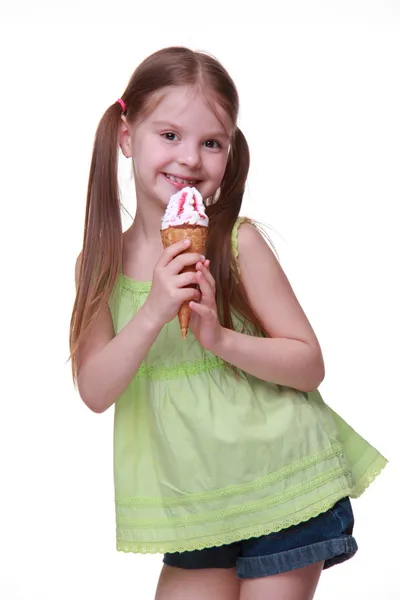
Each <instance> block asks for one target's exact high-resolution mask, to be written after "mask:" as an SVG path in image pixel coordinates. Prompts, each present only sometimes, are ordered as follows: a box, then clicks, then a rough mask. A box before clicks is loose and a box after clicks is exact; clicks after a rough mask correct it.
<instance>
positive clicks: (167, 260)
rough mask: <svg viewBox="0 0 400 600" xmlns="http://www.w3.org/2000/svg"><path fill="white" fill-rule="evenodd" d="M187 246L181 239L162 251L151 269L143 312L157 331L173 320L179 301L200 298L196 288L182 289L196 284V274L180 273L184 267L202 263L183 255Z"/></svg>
mask: <svg viewBox="0 0 400 600" xmlns="http://www.w3.org/2000/svg"><path fill="white" fill-rule="evenodd" d="M189 247H190V240H182V241H180V242H176V243H175V244H172V245H171V246H169V247H168V248H165V250H164V252H163V253H162V255H161V258H160V260H159V261H158V263H157V264H156V266H155V268H154V273H153V282H152V287H151V292H150V294H149V296H148V298H147V300H146V302H145V304H144V305H143V309H144V310H146V313H147V314H148V317H149V319H151V321H152V322H153V323H155V324H156V325H157V326H158V327H159V328H160V329H161V328H162V327H163V326H164V325H165V324H166V323H168V322H169V321H172V319H174V318H175V317H176V315H177V314H178V310H179V307H180V306H181V304H182V303H183V302H187V301H190V300H199V299H200V292H199V290H198V289H197V288H193V287H185V286H188V285H196V284H197V283H198V281H197V273H196V272H186V273H181V271H182V269H183V268H184V267H187V266H191V265H195V264H199V265H200V264H203V262H204V260H205V258H204V256H202V255H201V254H197V253H194V252H187V250H188V248H189Z"/></svg>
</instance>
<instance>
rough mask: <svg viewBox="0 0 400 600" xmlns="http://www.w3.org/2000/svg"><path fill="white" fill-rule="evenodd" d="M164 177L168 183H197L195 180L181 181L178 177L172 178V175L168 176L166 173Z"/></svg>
mask: <svg viewBox="0 0 400 600" xmlns="http://www.w3.org/2000/svg"><path fill="white" fill-rule="evenodd" d="M165 176H166V177H167V178H168V179H169V180H170V181H173V182H174V183H187V184H189V185H193V184H194V183H196V181H197V180H196V179H181V178H180V177H174V176H173V175H168V173H166V174H165Z"/></svg>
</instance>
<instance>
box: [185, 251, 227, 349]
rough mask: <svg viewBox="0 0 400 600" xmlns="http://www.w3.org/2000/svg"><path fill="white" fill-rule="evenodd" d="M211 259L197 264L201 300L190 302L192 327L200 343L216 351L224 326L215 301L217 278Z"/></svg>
mask: <svg viewBox="0 0 400 600" xmlns="http://www.w3.org/2000/svg"><path fill="white" fill-rule="evenodd" d="M209 266H210V261H209V260H206V261H205V262H201V263H198V264H196V269H197V273H196V276H197V283H198V284H199V286H200V292H201V299H200V301H192V302H190V305H189V306H190V308H191V309H192V315H191V318H190V329H191V330H192V331H193V333H194V335H195V336H196V338H197V341H198V342H199V344H201V345H202V346H203V348H205V349H206V350H210V351H211V352H213V351H215V349H216V348H217V346H218V344H219V342H220V341H221V339H222V335H223V327H222V325H221V324H220V322H219V320H218V310H217V303H216V301H215V291H216V287H215V280H214V277H213V276H212V275H211V273H210V271H209V268H208V267H209Z"/></svg>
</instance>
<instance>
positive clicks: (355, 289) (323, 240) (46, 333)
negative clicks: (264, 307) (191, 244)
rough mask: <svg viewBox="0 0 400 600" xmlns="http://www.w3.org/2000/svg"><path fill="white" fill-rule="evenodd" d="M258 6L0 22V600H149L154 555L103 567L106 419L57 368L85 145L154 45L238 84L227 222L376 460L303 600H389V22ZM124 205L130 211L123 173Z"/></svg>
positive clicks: (31, 9)
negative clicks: (245, 150)
mask: <svg viewBox="0 0 400 600" xmlns="http://www.w3.org/2000/svg"><path fill="white" fill-rule="evenodd" d="M261 6H263V11H264V14H263V15H261V14H259V13H257V12H256V9H255V8H254V6H252V3H251V2H249V1H248V0H246V2H244V3H240V4H239V3H235V2H230V3H229V6H228V4H227V6H226V8H224V7H223V6H222V5H220V4H217V3H216V2H211V3H207V2H204V1H202V2H200V3H197V4H194V3H188V4H184V3H175V4H174V3H173V2H172V3H171V2H169V3H161V2H159V3H152V4H150V3H148V4H147V5H145V6H141V7H139V8H138V6H137V3H136V2H134V1H130V2H125V1H121V2H109V3H108V4H105V3H104V4H102V3H101V2H100V3H99V2H97V3H86V4H85V3H84V2H80V3H74V2H71V3H68V5H67V4H66V5H63V4H62V3H60V2H53V3H51V4H50V3H46V2H31V3H29V4H27V3H24V2H18V3H15V2H9V3H7V2H4V1H3V2H2V3H1V7H0V22H1V25H0V52H1V54H0V56H1V59H0V60H1V70H0V74H1V86H2V92H1V95H0V103H1V107H0V108H1V110H0V132H1V141H0V145H1V146H0V152H1V156H0V165H1V217H0V223H1V236H0V244H1V270H2V281H1V286H2V292H1V314H2V326H1V346H2V356H3V358H2V361H1V372H2V377H1V420H0V461H1V483H2V492H1V494H0V507H1V512H0V597H1V598H2V599H4V600H50V599H51V600H55V599H57V600H67V599H68V600H69V599H70V598H74V599H76V600H83V599H85V600H86V599H88V600H92V599H93V600H111V599H116V598H124V599H131V598H132V599H135V600H136V599H138V600H147V599H149V600H150V599H151V598H153V594H154V589H155V585H156V581H157V576H158V571H159V568H160V564H161V557H160V556H136V555H129V554H128V555H124V554H119V553H117V552H116V551H115V532H114V506H113V487H112V420H113V412H112V409H111V410H109V411H108V412H106V413H105V414H103V415H95V414H92V413H90V411H89V410H88V409H87V408H86V407H85V406H84V405H83V403H82V402H81V401H80V399H79V397H78V394H77V393H76V391H75V390H74V388H73V385H72V383H71V377H70V366H69V363H67V362H66V361H67V359H68V328H69V318H70V313H71V308H72V303H73V299H74V282H73V277H74V275H73V271H74V263H75V258H76V256H77V254H78V252H79V251H80V246H81V240H82V229H83V217H84V208H85V192H86V183H87V175H88V167H89V161H90V155H91V147H92V142H93V136H94V132H95V128H96V126H97V123H98V121H99V119H100V117H101V115H102V113H103V112H104V110H105V109H106V108H107V107H108V106H109V105H110V104H111V103H112V102H114V101H115V100H116V99H117V98H118V97H119V96H120V95H121V94H122V92H123V90H124V88H125V86H126V84H127V82H128V79H129V77H130V75H131V73H132V71H133V69H134V68H135V67H136V65H137V64H138V63H139V62H140V61H141V60H142V59H143V58H144V57H145V56H147V55H148V54H149V53H151V52H153V51H154V50H157V49H159V48H161V47H163V46H166V45H171V44H184V45H189V46H190V47H191V48H194V49H203V50H206V51H209V52H211V53H212V54H214V55H215V56H217V57H218V58H219V59H220V60H221V62H222V63H223V64H224V65H225V66H226V67H227V68H228V70H229V71H230V72H231V74H232V76H233V78H234V79H235V80H236V82H237V85H238V88H239V92H240V94H241V99H242V109H241V118H240V125H241V127H242V129H243V131H244V132H245V135H246V136H247V138H248V141H249V143H250V147H251V152H252V167H251V173H250V178H249V185H248V190H247V194H246V199H245V203H244V206H243V211H242V213H243V214H247V215H250V216H252V217H255V218H258V219H261V220H262V221H264V222H266V223H268V224H269V225H271V227H272V228H273V230H272V232H271V234H272V237H273V240H274V242H275V244H276V245H277V248H278V252H279V253H280V257H281V261H282V265H283V267H284V269H285V270H286V272H287V274H288V276H289V278H290V280H291V282H292V284H293V287H294V289H295V291H296V293H297V295H298V298H299V300H300V302H301V303H302V305H303V306H304V308H305V310H306V312H307V314H308V316H309V318H310V320H311V322H312V324H313V326H314V328H315V330H316V332H317V334H318V337H319V339H320V342H321V345H322V348H323V351H324V356H325V362H326V372H327V374H326V379H325V381H324V383H323V384H322V386H321V391H322V393H323V396H324V398H325V400H326V401H327V402H328V404H330V405H331V406H332V407H333V408H334V409H335V410H336V411H338V412H339V413H340V414H341V415H342V416H343V417H344V418H346V419H347V420H348V421H349V422H350V423H351V424H352V425H353V427H355V428H356V429H357V430H358V431H359V432H360V433H361V434H362V435H363V436H364V437H366V438H367V439H368V440H369V441H370V442H371V443H372V444H373V445H375V446H376V447H377V448H378V449H379V450H380V451H381V452H382V453H383V454H384V455H385V456H387V457H388V458H389V459H390V461H391V463H390V465H389V466H388V468H387V469H386V470H385V472H384V474H383V475H382V476H381V477H379V479H378V480H377V482H375V483H374V484H373V485H372V486H371V488H369V490H368V491H367V493H366V494H365V495H364V496H363V497H362V498H361V499H359V500H356V501H355V502H354V511H355V515H356V529H355V535H356V537H357V540H358V543H359V547H360V550H359V553H358V554H357V556H356V557H355V558H354V559H353V560H351V561H349V562H348V563H346V564H344V565H342V566H338V567H336V568H334V569H332V570H330V571H327V572H326V573H324V575H323V577H322V580H321V584H320V587H319V590H318V592H317V595H316V598H317V599H319V600H337V598H342V599H343V600H347V599H350V598H351V599H353V598H365V599H371V600H372V599H375V598H384V599H385V600H395V599H398V598H399V590H398V575H397V573H396V569H398V544H399V526H398V522H399V517H398V511H397V509H395V507H396V506H398V499H396V497H395V494H396V487H398V484H399V465H398V460H399V440H398V420H397V415H398V412H399V411H398V402H399V385H398V373H399V334H400V327H399V317H398V310H399V305H400V297H399V291H398V276H399V266H398V264H399V248H398V246H399V244H398V229H399V222H398V219H397V220H396V219H395V204H398V201H399V191H400V184H399V158H400V144H399V139H400V116H399V115H400V111H399V106H400V88H399V72H400V69H399V67H400V65H399V63H400V24H399V23H400V19H399V12H400V11H399V2H398V1H396V0H393V1H392V2H389V1H383V0H380V1H376V2H371V1H367V0H364V1H362V2H361V1H359V2H356V1H352V0H347V1H346V2H345V1H342V0H336V2H305V1H303V2H284V1H281V2H275V3H274V4H272V3H270V4H268V3H263V4H260V7H261ZM258 10H261V9H258ZM121 186H122V188H123V190H124V200H125V202H126V204H127V208H128V209H129V210H130V211H134V202H133V190H132V183H131V182H130V180H129V169H128V168H127V165H126V164H124V168H123V169H122V170H121Z"/></svg>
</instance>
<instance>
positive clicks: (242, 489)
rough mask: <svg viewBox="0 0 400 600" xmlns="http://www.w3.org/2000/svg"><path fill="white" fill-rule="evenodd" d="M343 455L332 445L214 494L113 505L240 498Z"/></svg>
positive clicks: (123, 500)
mask: <svg viewBox="0 0 400 600" xmlns="http://www.w3.org/2000/svg"><path fill="white" fill-rule="evenodd" d="M342 454H343V447H342V446H341V445H340V444H332V447H331V448H329V449H324V450H321V451H320V452H317V453H316V454H313V455H311V456H308V457H307V458H306V459H304V458H303V459H301V460H298V461H296V462H294V463H292V464H291V465H289V466H288V467H284V468H282V469H279V470H278V471H276V472H275V473H272V474H270V475H266V476H265V477H261V478H260V479H257V480H256V481H252V482H250V483H246V484H240V485H233V486H229V487H227V488H223V489H220V490H216V491H214V492H206V493H202V494H189V495H188V496H185V497H183V498H182V497H171V498H168V497H158V498H156V497H147V498H146V497H137V498H116V499H115V505H116V506H120V507H139V506H145V507H148V508H156V507H165V508H168V507H172V506H184V505H186V504H195V503H198V502H210V501H212V500H217V499H219V498H226V497H229V496H240V495H242V494H247V493H249V492H253V491H257V490H261V489H262V488H264V487H267V486H269V485H273V484H275V483H278V482H279V481H282V480H283V479H287V478H288V477H290V476H291V475H293V474H294V473H299V472H300V471H304V470H306V469H309V468H310V467H312V466H314V465H316V464H318V463H320V462H324V461H327V460H329V459H331V458H334V457H335V456H340V455H342Z"/></svg>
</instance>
